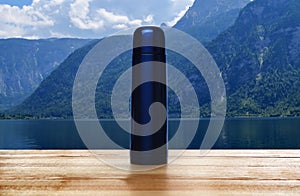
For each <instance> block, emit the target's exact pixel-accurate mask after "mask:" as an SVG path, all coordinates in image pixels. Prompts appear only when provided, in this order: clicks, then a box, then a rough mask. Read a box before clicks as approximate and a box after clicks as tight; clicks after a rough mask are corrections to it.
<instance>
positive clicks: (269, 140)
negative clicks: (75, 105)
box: [0, 118, 300, 149]
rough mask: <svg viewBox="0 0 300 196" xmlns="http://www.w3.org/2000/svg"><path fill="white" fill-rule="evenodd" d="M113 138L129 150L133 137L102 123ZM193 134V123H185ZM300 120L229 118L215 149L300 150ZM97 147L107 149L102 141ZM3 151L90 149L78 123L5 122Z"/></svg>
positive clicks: (0, 126)
mask: <svg viewBox="0 0 300 196" xmlns="http://www.w3.org/2000/svg"><path fill="white" fill-rule="evenodd" d="M208 123H209V120H200V122H199V128H198V131H197V134H196V136H195V138H194V139H193V141H192V142H191V144H190V145H189V148H192V149H197V148H199V147H200V145H201V142H202V139H203V137H204V135H205V132H206V129H207V126H208ZM102 124H103V126H104V127H105V129H106V130H108V131H109V130H111V133H110V134H109V135H110V137H112V138H115V139H117V141H118V142H119V143H120V144H122V145H123V146H125V147H128V145H129V138H127V137H121V135H122V134H123V133H122V130H119V129H120V127H118V126H117V124H116V123H115V122H113V121H109V120H106V121H105V122H102ZM178 124H179V121H178V120H170V121H169V138H172V137H173V136H174V134H175V133H176V130H177V127H178ZM185 124H186V125H187V126H186V131H189V128H188V124H189V121H188V120H187V121H185ZM299 127H300V119H299V118H284V119H282V118H277V119H227V120H226V121H225V124H224V128H223V130H222V132H221V134H220V136H219V139H218V140H217V142H216V144H215V145H214V148H215V149H273V148H275V149H299V148H300V130H299ZM184 143H186V138H185V134H184V133H183V134H181V135H180V137H178V138H176V143H175V144H173V145H172V146H170V148H182V147H183V144H184ZM95 148H110V147H109V146H103V142H101V138H99V145H98V146H97V145H95ZM0 149H86V147H85V145H84V143H83V142H82V141H81V139H80V137H79V135H78V133H77V130H76V127H75V124H74V122H73V121H71V120H1V121H0Z"/></svg>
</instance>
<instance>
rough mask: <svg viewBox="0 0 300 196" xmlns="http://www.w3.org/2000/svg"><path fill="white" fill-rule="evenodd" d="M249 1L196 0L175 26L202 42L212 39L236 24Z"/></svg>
mask: <svg viewBox="0 0 300 196" xmlns="http://www.w3.org/2000/svg"><path fill="white" fill-rule="evenodd" d="M249 2H250V0H196V1H195V2H194V4H193V6H192V7H190V8H189V9H188V11H187V12H186V13H185V15H184V16H183V17H182V18H181V19H180V20H179V21H178V22H177V24H176V25H175V26H174V27H175V28H177V29H179V30H182V31H185V32H187V33H189V34H190V35H192V36H194V37H195V38H197V39H198V40H200V41H202V42H208V41H211V40H213V39H214V38H216V37H217V36H218V35H219V34H220V33H221V32H223V31H224V30H226V29H227V28H228V27H230V26H231V25H233V24H234V22H235V20H236V18H237V17H238V15H239V12H240V10H241V9H242V8H243V7H245V6H246V5H247V4H248V3H249Z"/></svg>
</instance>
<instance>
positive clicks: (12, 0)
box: [0, 0, 32, 7]
mask: <svg viewBox="0 0 300 196" xmlns="http://www.w3.org/2000/svg"><path fill="white" fill-rule="evenodd" d="M31 3H32V0H0V4H8V5H14V6H19V7H22V6H23V5H30V4H31Z"/></svg>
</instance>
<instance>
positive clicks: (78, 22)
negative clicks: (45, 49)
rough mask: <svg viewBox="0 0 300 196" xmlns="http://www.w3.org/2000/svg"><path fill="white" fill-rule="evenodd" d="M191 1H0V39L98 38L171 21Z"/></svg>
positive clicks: (172, 21)
mask: <svg viewBox="0 0 300 196" xmlns="http://www.w3.org/2000/svg"><path fill="white" fill-rule="evenodd" d="M193 2H194V0H185V1H182V0H162V1H148V0H122V1H119V0H101V1H96V0H51V1H50V0H43V1H41V0H33V2H32V3H31V4H30V5H24V6H19V7H18V6H13V5H9V4H0V18H1V21H0V38H7V37H23V38H45V37H88V38H99V37H103V36H105V35H108V34H110V33H113V32H116V31H118V30H122V29H126V28H130V27H137V26H140V25H149V24H153V25H160V24H161V23H163V22H165V23H167V24H169V25H173V24H175V23H176V22H177V21H178V20H179V19H180V16H182V15H183V14H184V13H185V11H186V10H187V9H188V7H189V6H191V5H192V3H193Z"/></svg>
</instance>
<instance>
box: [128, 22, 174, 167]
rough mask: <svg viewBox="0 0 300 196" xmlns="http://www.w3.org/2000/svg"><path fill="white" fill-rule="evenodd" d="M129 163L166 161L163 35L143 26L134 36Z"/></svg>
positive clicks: (161, 31) (141, 163) (156, 30)
mask: <svg viewBox="0 0 300 196" xmlns="http://www.w3.org/2000/svg"><path fill="white" fill-rule="evenodd" d="M132 66H133V67H132V90H133V91H132V94H131V140H130V162H131V164H136V165H163V164H167V162H168V120H167V119H168V118H167V114H168V112H167V86H166V78H167V72H166V53H165V36H164V32H163V30H162V29H160V28H159V27H154V26H145V27H140V28H138V29H136V31H135V32H134V37H133V55H132Z"/></svg>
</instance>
